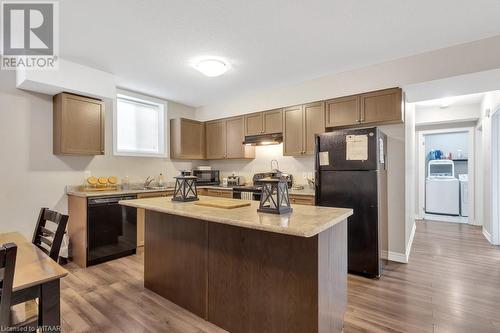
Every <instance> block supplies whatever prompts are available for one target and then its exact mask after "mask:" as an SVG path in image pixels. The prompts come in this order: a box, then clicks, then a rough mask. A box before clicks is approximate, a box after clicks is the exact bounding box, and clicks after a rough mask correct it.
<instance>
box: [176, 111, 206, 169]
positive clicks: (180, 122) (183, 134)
mask: <svg viewBox="0 0 500 333" xmlns="http://www.w3.org/2000/svg"><path fill="white" fill-rule="evenodd" d="M170 157H171V158H173V159H192V160H200V159H204V158H205V123H203V122H199V121H196V120H191V119H185V118H176V119H171V120H170Z"/></svg>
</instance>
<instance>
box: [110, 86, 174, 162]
mask: <svg viewBox="0 0 500 333" xmlns="http://www.w3.org/2000/svg"><path fill="white" fill-rule="evenodd" d="M118 99H127V100H129V101H133V102H137V103H141V104H148V105H152V106H155V107H158V108H159V110H160V119H159V121H158V124H159V128H158V136H159V141H158V144H159V145H158V151H159V153H157V154H155V153H141V152H138V151H124V150H118V128H117V125H118V124H117V123H118V121H117V120H118V118H117V116H118ZM165 109H166V107H165V102H161V101H159V100H157V99H154V98H149V97H147V96H141V95H138V94H135V93H132V92H123V93H122V92H120V93H117V95H116V100H115V107H114V108H113V155H115V156H131V157H157V158H166V157H167V144H166V141H167V136H166V133H167V129H166V123H165V119H166V118H167V117H166V110H165Z"/></svg>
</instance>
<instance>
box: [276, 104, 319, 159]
mask: <svg viewBox="0 0 500 333" xmlns="http://www.w3.org/2000/svg"><path fill="white" fill-rule="evenodd" d="M283 126H284V130H283V155H287V156H299V155H304V154H314V135H315V134H319V133H323V132H325V102H315V103H309V104H304V105H297V106H292V107H289V108H285V109H284V110H283Z"/></svg>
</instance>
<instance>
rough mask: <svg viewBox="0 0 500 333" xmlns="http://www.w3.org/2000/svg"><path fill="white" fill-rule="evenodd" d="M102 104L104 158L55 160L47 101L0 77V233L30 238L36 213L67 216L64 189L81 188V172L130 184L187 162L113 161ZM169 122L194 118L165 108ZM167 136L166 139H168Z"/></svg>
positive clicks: (11, 76) (186, 110)
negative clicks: (54, 212)
mask: <svg viewBox="0 0 500 333" xmlns="http://www.w3.org/2000/svg"><path fill="white" fill-rule="evenodd" d="M113 107H114V103H113V102H106V109H107V112H106V147H105V148H106V149H105V150H106V154H105V155H104V156H96V157H86V156H55V155H53V154H52V97H51V96H48V95H43V94H38V93H30V92H25V91H22V90H19V89H16V88H15V72H13V71H12V72H9V71H2V73H1V75H0V142H1V143H0V156H1V163H0V174H1V175H2V182H1V183H2V184H1V186H0V210H1V211H2V213H3V214H2V218H1V222H0V232H5V231H13V230H17V231H20V232H22V233H24V234H25V235H26V236H30V235H31V234H32V232H33V228H34V225H35V221H36V217H37V214H38V211H39V209H40V208H41V207H44V206H46V207H49V208H53V209H56V210H58V211H61V212H64V213H65V212H67V199H66V195H65V186H66V185H69V184H81V183H82V181H83V178H84V171H85V170H90V171H91V172H92V173H93V174H95V175H116V176H118V177H119V178H122V177H124V176H126V175H128V176H130V177H131V178H132V179H133V180H134V179H135V180H140V179H144V178H145V177H146V176H148V175H157V174H159V173H160V172H162V173H163V174H164V175H167V176H168V177H173V176H174V175H175V174H177V171H178V170H179V169H185V168H191V163H190V162H173V161H171V160H169V159H167V158H164V159H161V158H131V157H114V156H112V155H111V151H112V133H111V128H112V112H111V110H112V108H113ZM167 112H168V117H169V118H173V117H178V116H180V115H182V116H189V117H193V115H194V109H192V108H190V107H186V106H184V105H180V104H177V103H171V102H168V103H167ZM167 134H168V133H167Z"/></svg>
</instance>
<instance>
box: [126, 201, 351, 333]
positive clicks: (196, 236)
mask: <svg viewBox="0 0 500 333" xmlns="http://www.w3.org/2000/svg"><path fill="white" fill-rule="evenodd" d="M203 200H210V201H213V200H214V198H209V197H204V196H200V201H203ZM216 200H224V199H216ZM120 203H121V204H123V205H126V206H132V207H136V208H142V209H145V210H146V223H145V249H144V286H145V287H146V288H148V289H150V290H152V291H154V292H156V293H158V294H159V295H161V296H163V297H165V298H167V299H168V300H170V301H172V302H174V303H176V304H178V305H180V306H182V307H183V308H185V309H187V310H189V311H191V312H193V313H194V314H196V315H198V316H200V317H202V318H204V319H206V320H208V321H210V322H212V323H214V324H215V325H217V326H219V327H221V328H223V329H226V330H228V331H229V332H232V333H240V332H241V333H243V332H244V333H247V332H248V333H250V332H267V333H273V332H301V333H302V332H308V333H314V332H325V333H326V332H341V331H342V327H343V316H344V312H345V308H346V303H347V218H348V217H349V216H350V215H352V210H351V209H344V208H330V207H315V206H300V205H295V206H293V212H292V213H289V214H286V215H274V214H265V213H258V212H257V207H258V202H251V203H250V206H247V207H240V208H234V209H222V208H212V207H205V206H199V205H196V204H195V203H194V202H188V203H181V202H172V201H171V200H170V199H169V198H149V199H137V200H127V201H121V202H120Z"/></svg>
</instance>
